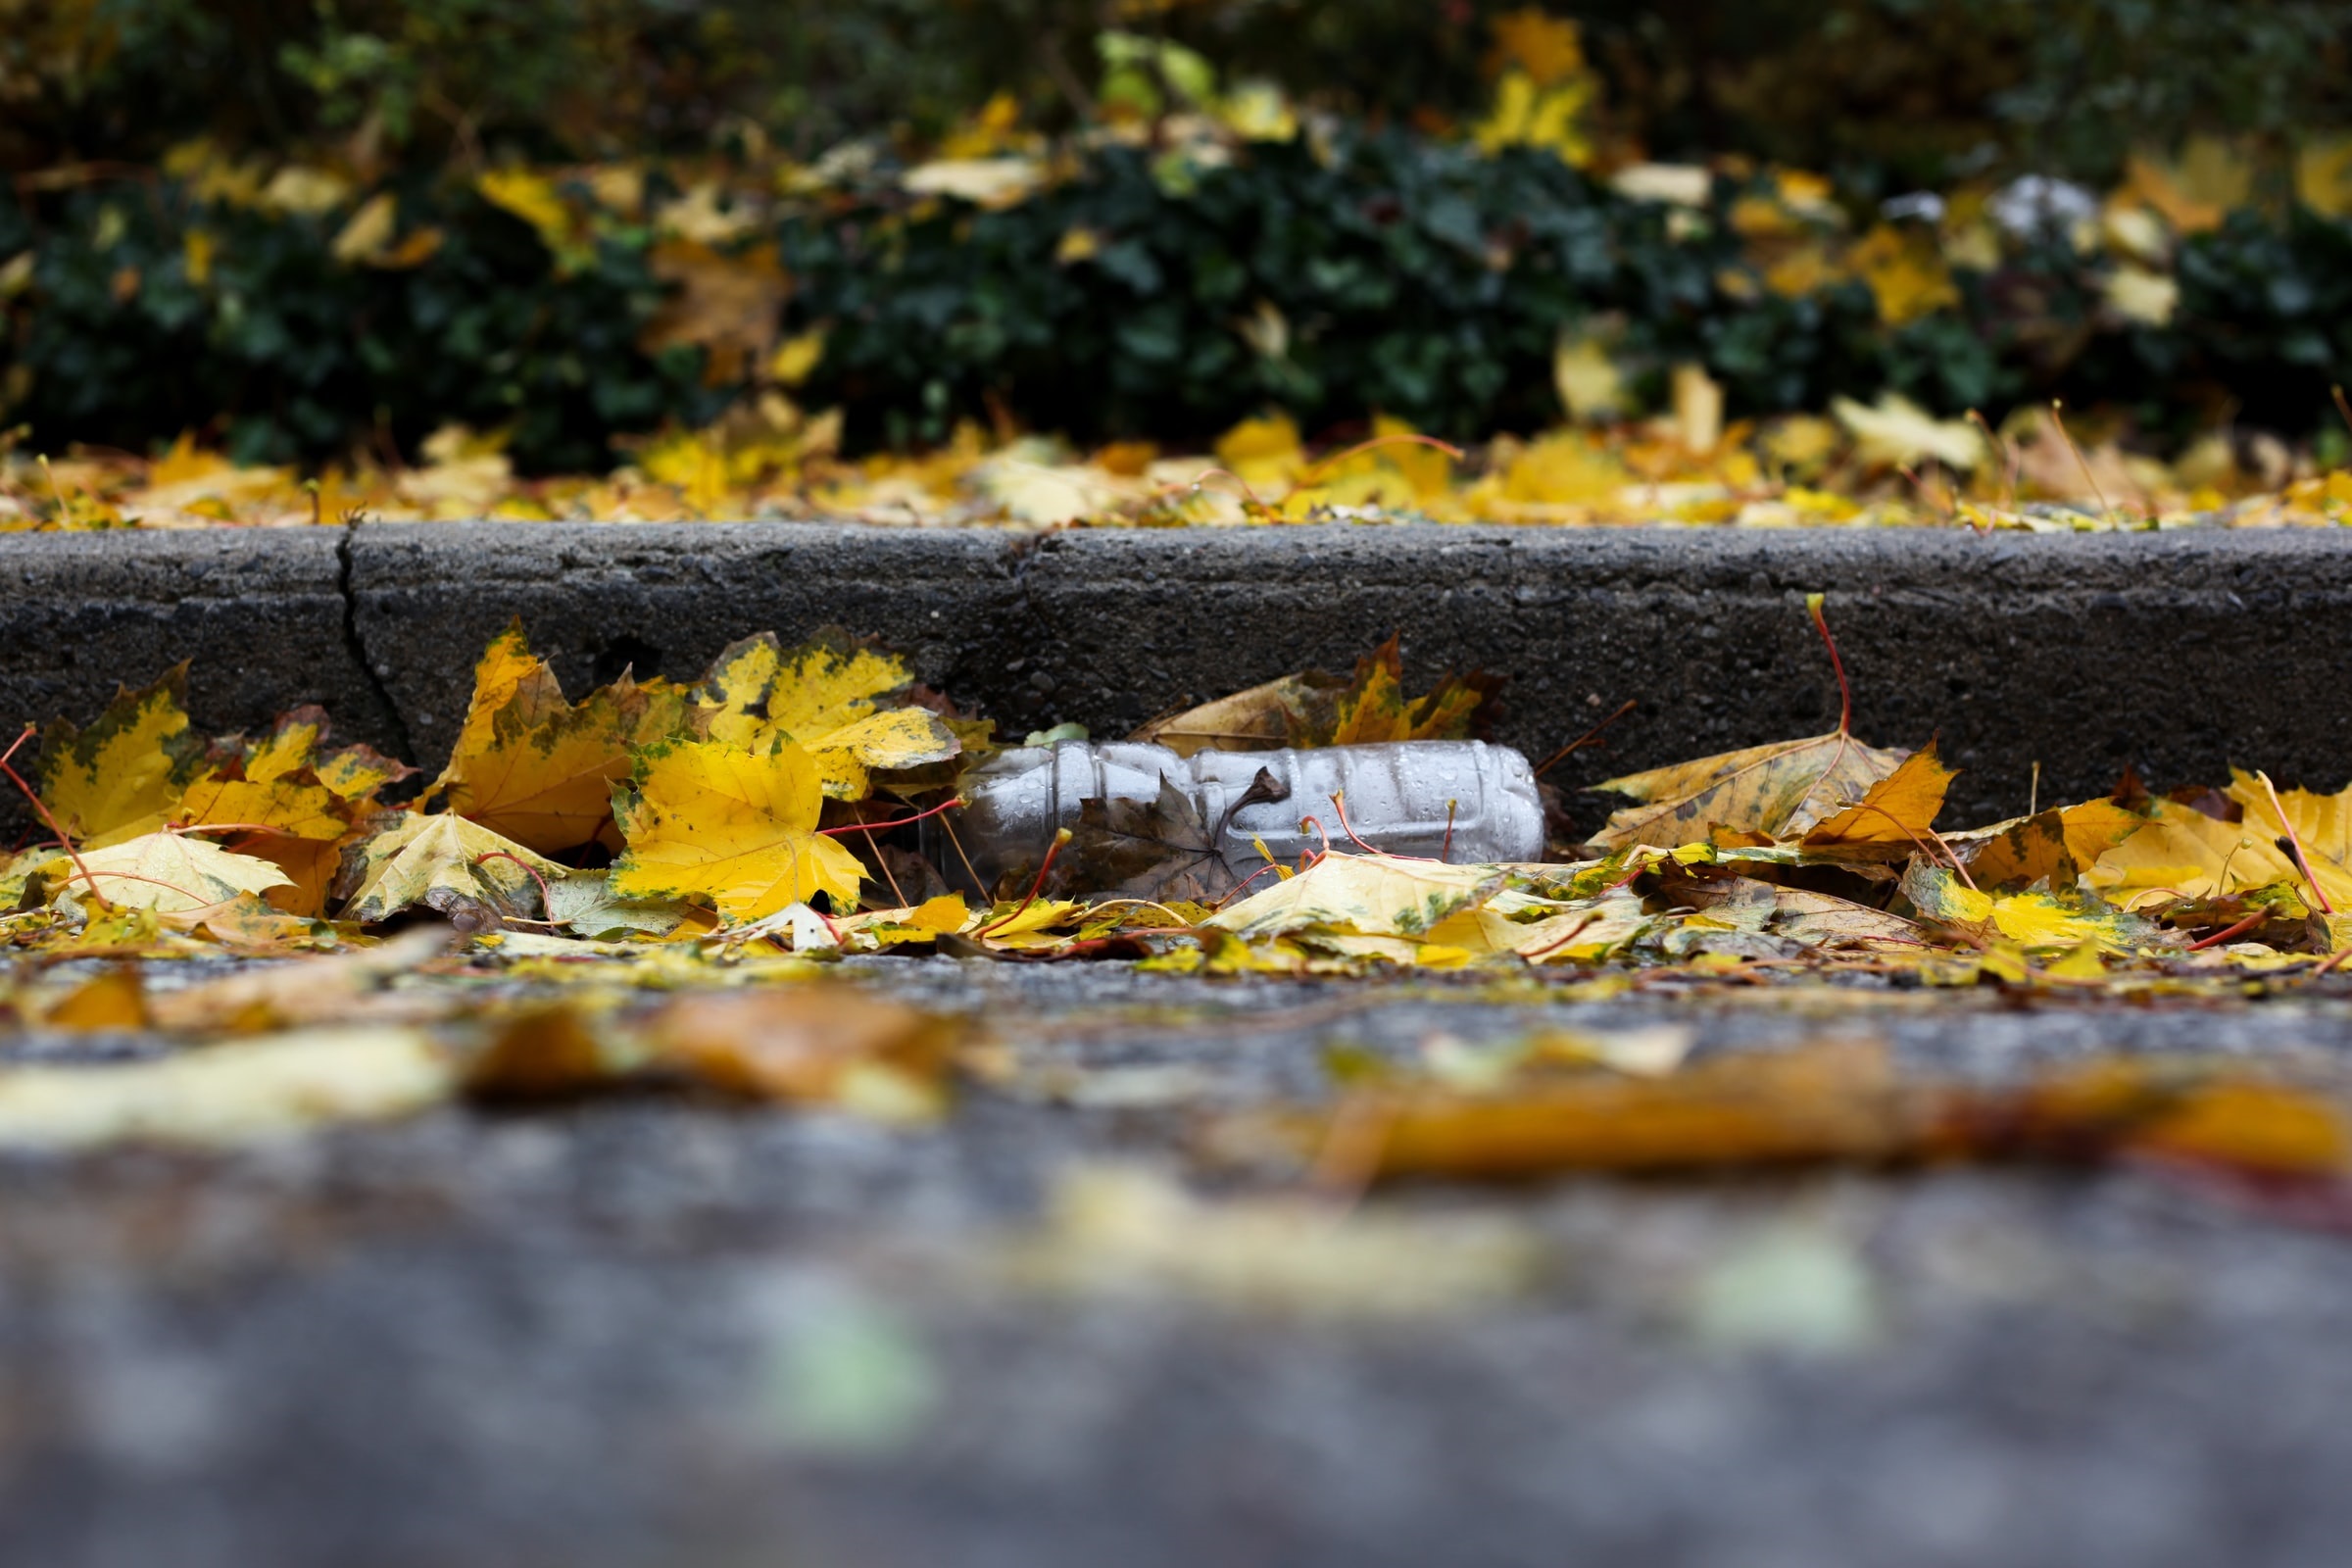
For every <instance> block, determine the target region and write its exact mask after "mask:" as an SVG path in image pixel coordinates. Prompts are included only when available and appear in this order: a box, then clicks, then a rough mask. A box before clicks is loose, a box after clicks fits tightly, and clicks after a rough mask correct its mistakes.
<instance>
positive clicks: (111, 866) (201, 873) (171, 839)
mask: <svg viewBox="0 0 2352 1568" xmlns="http://www.w3.org/2000/svg"><path fill="white" fill-rule="evenodd" d="M44 870H46V871H47V872H48V873H50V874H51V875H52V876H53V877H55V878H57V879H59V880H61V881H63V882H65V884H66V885H67V886H68V887H69V888H70V889H71V890H72V891H73V893H74V895H75V896H76V897H80V896H83V895H85V894H88V893H93V892H94V893H95V894H96V895H97V896H98V897H99V898H100V899H102V900H104V901H105V902H106V903H108V904H113V905H120V906H123V907H128V908H134V909H153V910H155V911H156V912H157V913H159V914H183V913H185V912H187V911H188V910H190V909H202V908H206V907H210V906H212V905H216V904H225V903H227V902H228V901H229V900H231V899H233V898H235V897H236V896H237V895H238V894H240V893H267V892H269V891H270V889H271V888H274V887H282V886H284V885H285V883H286V881H287V877H286V874H285V873H284V872H283V871H280V870H279V869H278V868H277V867H276V866H274V865H272V864H270V862H269V861H268V860H264V859H260V858H256V857H254V856H250V855H233V854H231V853H230V852H228V851H227V850H224V849H221V847H220V846H219V845H217V844H209V843H207V842H205V841H204V840H203V839H200V838H192V837H189V836H188V835H186V834H182V833H145V834H141V835H140V836H139V837H137V838H133V839H124V840H123V841H122V842H120V843H117V844H112V845H109V846H107V847H106V848H104V849H98V850H84V851H82V852H81V853H80V854H79V855H77V856H74V857H72V858H68V857H66V856H63V855H61V856H59V857H58V858H56V859H54V860H52V861H50V862H49V864H48V865H47V866H45V867H44Z"/></svg>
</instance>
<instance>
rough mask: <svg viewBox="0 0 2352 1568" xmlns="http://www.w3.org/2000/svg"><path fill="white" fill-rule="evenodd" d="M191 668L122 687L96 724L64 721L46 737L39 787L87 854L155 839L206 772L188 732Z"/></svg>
mask: <svg viewBox="0 0 2352 1568" xmlns="http://www.w3.org/2000/svg"><path fill="white" fill-rule="evenodd" d="M187 690H188V666H187V665H186V664H185V663H182V664H180V665H178V666H177V667H175V668H173V669H172V670H170V671H168V672H167V673H166V674H164V675H163V676H162V677H161V678H160V679H158V680H157V681H156V682H155V683H154V684H153V685H151V686H145V687H142V688H140V689H139V690H137V691H132V690H130V689H129V688H128V687H123V688H122V689H121V691H120V693H119V694H118V695H117V696H116V698H115V700H114V701H113V702H112V703H110V704H108V705H107V709H106V711H105V712H104V713H102V714H101V715H99V718H98V721H97V722H96V723H94V724H92V725H90V726H89V727H88V728H87V729H76V728H75V727H74V726H73V724H71V723H68V722H67V721H66V720H64V719H62V718H61V719H58V720H55V721H54V722H52V723H50V724H49V725H48V726H47V727H46V728H45V729H44V730H43V731H42V733H41V752H40V758H39V760H38V762H37V764H36V766H35V769H34V787H35V788H36V790H37V791H38V792H39V794H40V797H41V802H42V804H43V805H45V806H47V807H48V809H49V811H50V814H51V815H53V816H55V817H56V818H57V820H58V823H59V825H60V826H62V827H63V828H64V829H65V830H66V832H67V833H69V834H70V835H72V836H73V842H74V843H75V844H77V845H80V846H82V847H83V848H86V849H103V848H104V847H106V846H107V845H110V844H117V843H121V842H122V841H123V840H124V839H132V838H137V837H139V836H140V835H142V834H145V833H152V832H154V831H155V830H156V829H157V828H160V827H162V826H163V825H164V823H165V822H166V821H168V820H169V819H170V814H171V811H172V808H173V807H174V806H175V805H177V804H178V801H179V797H180V793H181V792H182V791H183V790H185V789H186V788H187V786H188V785H189V784H190V783H191V782H193V781H194V780H195V778H196V777H197V775H198V774H199V773H200V772H201V771H202V770H203V766H204V742H203V740H202V738H201V737H199V736H197V735H195V734H194V733H193V732H191V731H190V730H189V728H188V715H187V711H186V708H185V702H186V698H187Z"/></svg>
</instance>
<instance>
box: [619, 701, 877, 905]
mask: <svg viewBox="0 0 2352 1568" xmlns="http://www.w3.org/2000/svg"><path fill="white" fill-rule="evenodd" d="M614 803H615V807H616V809H617V811H618V815H619V822H620V830H621V834H622V836H623V837H624V838H625V840H626V841H627V843H628V849H627V850H626V851H625V852H624V853H623V854H622V855H621V857H620V858H619V859H618V860H616V861H614V862H613V875H612V879H611V885H612V888H613V891H614V892H615V893H618V894H622V895H624V896H626V897H629V898H634V899H698V900H703V901H707V902H709V903H710V904H711V905H712V906H714V907H716V908H717V909H718V911H719V913H721V914H722V915H724V916H726V917H727V918H728V919H730V920H739V921H740V920H756V919H759V918H760V916H762V915H769V914H773V913H775V912H776V911H777V910H779V909H781V908H783V907H785V906H786V905H790V904H806V903H808V902H809V900H811V899H813V898H814V897H815V896H816V895H817V894H819V893H823V894H825V895H827V896H828V897H830V898H831V899H832V900H833V901H834V903H835V904H836V906H838V907H845V908H846V907H849V906H851V905H853V904H855V902H856V901H857V897H858V881H859V879H860V878H861V877H862V875H863V872H862V870H861V868H860V867H859V865H858V858H857V857H856V856H854V855H852V854H851V853H850V852H849V851H847V850H845V849H843V848H842V847H841V846H840V845H838V844H836V843H835V842H833V840H831V839H830V838H826V837H824V836H822V835H820V834H819V833H818V832H817V831H816V823H817V815H818V812H819V811H820V810H822V809H823V806H824V795H823V792H822V790H821V789H820V787H819V781H818V773H817V766H816V763H815V761H814V760H812V759H811V758H810V757H809V754H808V753H807V752H806V751H804V750H802V749H801V748H800V747H798V746H796V745H793V744H792V743H790V742H782V743H779V744H777V745H775V746H774V747H773V748H772V749H765V750H760V751H752V750H750V749H748V748H745V747H741V746H733V745H729V744H727V743H725V742H723V741H673V742H671V743H669V744H668V745H665V746H659V747H656V748H654V749H653V750H651V751H648V752H646V753H643V754H642V755H640V756H639V758H638V760H637V766H636V772H635V776H634V778H633V780H632V782H631V784H630V785H629V786H627V787H625V788H623V789H620V790H616V791H615V792H614Z"/></svg>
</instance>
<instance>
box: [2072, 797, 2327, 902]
mask: <svg viewBox="0 0 2352 1568" xmlns="http://www.w3.org/2000/svg"><path fill="white" fill-rule="evenodd" d="M2271 793H2272V792H2271V791H2270V790H2269V789H2268V788H2266V787H2265V783H2264V780H2263V778H2262V776H2261V775H2260V774H2255V773H2247V772H2244V771H2241V770H2238V769H2234V768H2233V769H2231V782H2230V785H2229V799H2230V800H2232V801H2234V802H2236V803H2237V805H2238V806H2239V807H2240V808H2241V809H2243V811H2244V819H2243V820H2242V821H2237V822H2225V821H2223V820H2221V819H2220V818H2219V817H2213V816H2208V815H2206V814H2205V813H2204V812H2202V811H2200V810H2197V809H2195V808H2193V807H2187V806H2182V805H2180V804H2179V803H2178V802H2174V801H2157V802H2155V803H2154V804H2153V807H2152V809H2151V810H2150V812H2149V816H2148V821H2147V823H2146V825H2145V826H2143V827H2141V828H2140V829H2139V830H2138V831H2137V832H2135V833H2133V834H2132V835H2131V837H2130V838H2127V839H2125V840H2124V841H2123V842H2122V843H2121V844H2119V845H2117V846H2116V847H2115V848H2113V849H2111V850H2109V851H2108V852H2107V853H2106V854H2104V855H2102V856H2100V857H2099V858H2098V861H2097V863H2096V864H2094V865H2093V866H2091V868H2090V869H2089V870H2088V871H2087V872H2085V873H2084V874H2083V880H2084V882H2086V883H2087V884H2088V885H2090V886H2091V887H2094V888H2097V889H2099V890H2100V891H2101V892H2103V893H2104V894H2106V895H2107V896H2108V897H2110V898H2114V899H2117V900H2119V901H2120V902H2122V903H2124V904H2126V905H2127V906H2134V905H2136V906H2139V907H2145V906H2146V905H2147V904H2149V903H2151V902H2158V900H2157V899H2156V898H2154V897H2152V896H2157V895H2161V896H2163V897H2167V898H2185V899H2205V898H2218V897H2226V896H2228V895H2229V894H2232V893H2240V892H2244V891H2246V890H2247V889H2249V888H2259V887H2267V886H2269V885H2270V884H2272V883H2276V882H2289V883H2292V884H2294V885H2295V886H2297V887H2307V886H2308V884H2307V883H2306V882H2305V880H2304V877H2303V873H2302V870H2301V869H2300V868H2299V867H2298V866H2297V865H2296V864H2295V862H2294V859H2293V858H2292V856H2291V855H2289V854H2288V852H2287V850H2286V848H2284V847H2282V846H2281V845H2280V843H2279V840H2280V839H2282V838H2284V837H2285V836H2286V831H2287V828H2288V826H2289V825H2291V826H2292V827H2293V828H2294V832H2295V837H2296V838H2297V839H2299V840H2300V841H2301V843H2302V846H2303V853H2304V855H2305V856H2306V857H2307V858H2309V859H2310V861H2311V872H2312V876H2313V878H2314V879H2316V880H2317V882H2318V883H2319V889H2320V892H2321V894H2322V895H2324V896H2325V897H2326V899H2327V902H2328V903H2329V904H2332V905H2333V906H2335V907H2336V909H2337V910H2338V911H2352V788H2347V789H2344V790H2341V791H2338V792H2337V793H2335V794H2333V795H2322V794H2318V793H2315V792H2313V791H2311V790H2280V791H2278V807H2277V808H2274V807H2273V806H2272V804H2271ZM2281 813H2283V815H2282V814H2281Z"/></svg>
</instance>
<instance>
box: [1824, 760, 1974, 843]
mask: <svg viewBox="0 0 2352 1568" xmlns="http://www.w3.org/2000/svg"><path fill="white" fill-rule="evenodd" d="M1957 776H1958V775H1957V772H1956V771H1955V770H1954V769H1952V768H1948V767H1946V766H1944V765H1943V762H1942V761H1941V760H1940V759H1938V758H1937V757H1936V746H1935V743H1934V742H1933V741H1931V742H1929V743H1928V745H1926V746H1924V747H1922V748H1921V749H1920V750H1918V751H1916V752H1913V753H1912V754H1911V755H1910V756H1909V757H1906V758H1904V759H1903V760H1902V761H1901V763H1900V764H1898V765H1897V766H1896V768H1895V770H1894V771H1893V772H1891V773H1889V774H1887V776H1886V777H1885V778H1883V779H1880V780H1879V781H1878V782H1877V783H1875V784H1873V785H1871V787H1870V788H1869V789H1867V790H1865V791H1864V792H1863V794H1862V798H1861V799H1860V800H1858V801H1856V802H1855V803H1854V804H1853V805H1851V806H1849V807H1847V808H1846V809H1844V810H1842V811H1839V812H1838V814H1837V815H1836V816H1833V817H1830V818H1828V819H1826V820H1825V821H1822V822H1820V823H1818V824H1816V825H1815V826H1814V827H1813V828H1812V829H1810V830H1809V831H1808V832H1807V833H1806V834H1805V836H1804V839H1803V844H1804V847H1805V849H1806V850H1807V851H1810V852H1814V853H1824V852H1826V853H1831V854H1835V853H1838V852H1839V851H1853V850H1871V849H1878V850H1894V851H1897V852H1900V853H1908V852H1909V851H1911V850H1913V849H1922V850H1924V848H1925V846H1924V845H1923V844H1922V840H1924V839H1925V838H1926V837H1927V835H1928V830H1929V828H1930V827H1931V826H1932V825H1933V824H1934V822H1935V820H1936V812H1938V811H1940V810H1942V809H1943V796H1944V792H1945V791H1946V790H1947V789H1949V788H1950V787H1951V782H1952V780H1953V779H1954V778H1955V777H1957Z"/></svg>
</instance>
